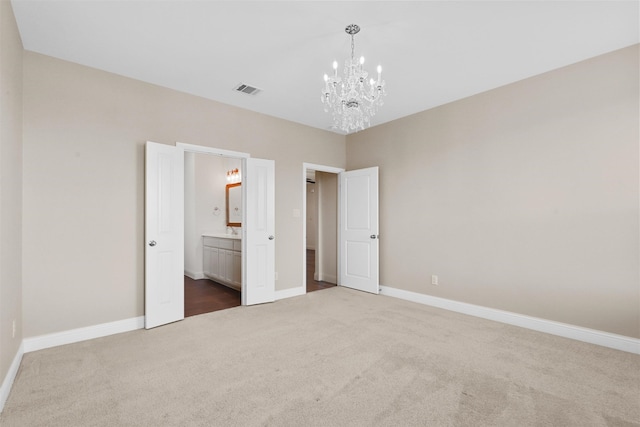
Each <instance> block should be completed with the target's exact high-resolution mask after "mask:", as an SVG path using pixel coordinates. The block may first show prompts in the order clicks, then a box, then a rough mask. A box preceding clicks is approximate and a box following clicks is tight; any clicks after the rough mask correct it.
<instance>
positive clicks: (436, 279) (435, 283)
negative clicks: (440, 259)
mask: <svg viewBox="0 0 640 427" xmlns="http://www.w3.org/2000/svg"><path fill="white" fill-rule="evenodd" d="M431 284H432V285H436V286H438V276H436V275H435V274H433V275H431Z"/></svg>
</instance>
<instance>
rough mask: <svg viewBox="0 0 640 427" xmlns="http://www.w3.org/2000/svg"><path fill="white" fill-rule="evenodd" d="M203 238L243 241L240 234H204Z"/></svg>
mask: <svg viewBox="0 0 640 427" xmlns="http://www.w3.org/2000/svg"><path fill="white" fill-rule="evenodd" d="M202 237H218V238H220V239H233V240H241V239H242V236H241V235H240V234H226V233H202Z"/></svg>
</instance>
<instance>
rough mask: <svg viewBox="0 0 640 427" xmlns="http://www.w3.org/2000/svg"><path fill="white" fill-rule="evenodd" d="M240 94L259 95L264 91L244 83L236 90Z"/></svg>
mask: <svg viewBox="0 0 640 427" xmlns="http://www.w3.org/2000/svg"><path fill="white" fill-rule="evenodd" d="M234 89H235V90H236V91H238V92H242V93H246V94H247V95H257V94H259V93H260V92H262V89H258V88H257V87H253V86H249V85H247V84H244V83H240V84H239V85H237V86H236V87H235V88H234Z"/></svg>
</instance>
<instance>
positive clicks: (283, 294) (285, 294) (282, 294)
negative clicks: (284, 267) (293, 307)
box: [276, 286, 307, 301]
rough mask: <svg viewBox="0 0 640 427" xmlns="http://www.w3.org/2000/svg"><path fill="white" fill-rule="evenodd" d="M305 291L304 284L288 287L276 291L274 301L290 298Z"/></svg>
mask: <svg viewBox="0 0 640 427" xmlns="http://www.w3.org/2000/svg"><path fill="white" fill-rule="evenodd" d="M306 293H307V290H306V288H305V287H304V286H298V287H296V288H289V289H283V290H281V291H276V301H278V300H281V299H285V298H292V297H297V296H300V295H304V294H306Z"/></svg>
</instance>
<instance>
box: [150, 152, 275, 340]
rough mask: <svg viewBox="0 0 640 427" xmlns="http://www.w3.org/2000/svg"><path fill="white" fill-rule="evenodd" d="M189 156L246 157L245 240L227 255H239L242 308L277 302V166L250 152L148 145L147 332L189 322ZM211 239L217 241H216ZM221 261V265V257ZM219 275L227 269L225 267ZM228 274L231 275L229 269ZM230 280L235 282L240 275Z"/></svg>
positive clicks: (243, 193)
mask: <svg viewBox="0 0 640 427" xmlns="http://www.w3.org/2000/svg"><path fill="white" fill-rule="evenodd" d="M185 152H197V153H211V154H215V155H218V156H223V157H237V158H241V159H242V169H243V171H244V177H243V179H242V181H243V184H242V186H241V194H240V197H241V200H242V207H243V209H242V210H241V215H240V217H241V218H242V219H241V223H242V230H241V233H240V237H241V240H240V241H239V242H237V243H240V244H239V245H235V244H234V245H233V246H232V247H231V248H229V247H223V249H225V250H226V252H230V251H231V250H232V251H239V253H238V255H237V256H235V255H233V254H231V256H230V257H229V258H230V261H231V262H232V265H233V267H232V271H237V270H236V267H238V264H240V265H239V267H240V268H239V271H240V272H241V278H240V280H241V282H239V286H241V289H242V294H241V296H242V305H255V304H263V303H268V302H273V301H275V241H274V239H275V162H274V161H273V160H268V159H257V158H251V157H250V155H249V154H247V153H239V152H233V151H228V150H220V149H214V148H209V147H202V146H197V145H191V144H183V143H180V142H178V143H176V146H171V145H165V144H158V143H155V142H152V141H147V143H146V146H145V214H144V216H145V254H144V258H145V278H144V291H145V293H144V304H145V329H151V328H155V327H157V326H161V325H165V324H167V323H171V322H176V321H179V320H182V319H184V270H185V269H184V235H185V230H184V187H185V186H184V153H185ZM226 237H228V236H226ZM206 238H207V237H204V236H203V237H202V239H203V246H205V245H204V243H211V244H210V245H207V246H211V247H213V246H216V243H219V242H213V241H211V242H206V241H205V239H206ZM211 238H212V239H214V240H215V238H214V237H211ZM234 243H235V242H234ZM227 246H228V245H227ZM217 247H218V248H219V247H221V245H217ZM203 252H204V248H203ZM226 252H225V256H227V254H226ZM217 260H218V262H219V261H220V259H219V258H217ZM203 261H204V260H203ZM215 261H216V259H214V258H211V259H210V262H211V263H214V262H215ZM238 261H239V263H238ZM203 264H204V262H203ZM214 268H215V266H214ZM212 271H215V270H212ZM217 271H218V272H220V271H222V268H219V269H218V270H217ZM225 271H229V270H228V269H226V266H225ZM225 274H226V273H225ZM225 278H226V277H225ZM230 280H232V281H233V280H235V276H233V277H232V278H231V279H230Z"/></svg>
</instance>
